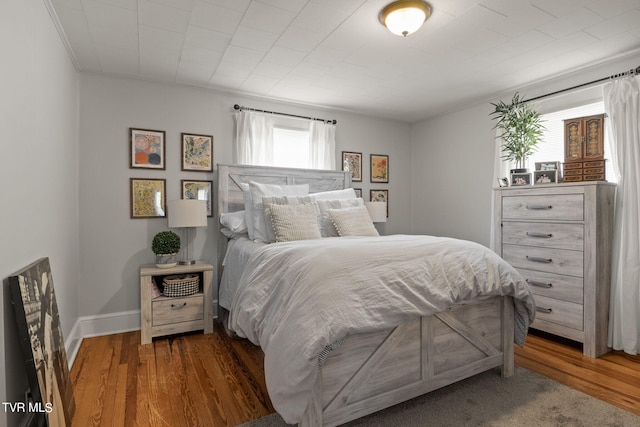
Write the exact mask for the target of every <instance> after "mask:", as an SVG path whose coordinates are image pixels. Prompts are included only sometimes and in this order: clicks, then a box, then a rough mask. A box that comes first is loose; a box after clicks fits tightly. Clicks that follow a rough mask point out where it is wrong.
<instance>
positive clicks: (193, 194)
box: [180, 179, 213, 216]
mask: <svg viewBox="0 0 640 427" xmlns="http://www.w3.org/2000/svg"><path fill="white" fill-rule="evenodd" d="M181 183H182V185H181V188H182V194H181V195H180V196H181V198H183V199H195V200H204V201H205V202H206V203H207V216H213V209H212V208H211V199H212V197H211V196H212V195H213V192H212V188H213V181H200V180H193V179H191V180H189V179H183V180H182V181H181Z"/></svg>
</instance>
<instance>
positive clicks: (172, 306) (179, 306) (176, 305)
mask: <svg viewBox="0 0 640 427" xmlns="http://www.w3.org/2000/svg"><path fill="white" fill-rule="evenodd" d="M186 306H187V303H186V302H183V303H182V304H171V308H182V307H186Z"/></svg>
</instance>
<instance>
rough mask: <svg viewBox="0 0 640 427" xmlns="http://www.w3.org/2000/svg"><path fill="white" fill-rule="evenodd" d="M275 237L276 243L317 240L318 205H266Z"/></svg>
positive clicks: (318, 230) (318, 229) (318, 233)
mask: <svg viewBox="0 0 640 427" xmlns="http://www.w3.org/2000/svg"><path fill="white" fill-rule="evenodd" d="M266 209H268V210H269V216H270V218H271V223H272V224H273V229H274V231H275V235H276V242H290V241H293V240H308V239H319V238H321V237H322V236H321V235H320V227H319V226H318V205H317V204H315V203H305V204H302V205H266Z"/></svg>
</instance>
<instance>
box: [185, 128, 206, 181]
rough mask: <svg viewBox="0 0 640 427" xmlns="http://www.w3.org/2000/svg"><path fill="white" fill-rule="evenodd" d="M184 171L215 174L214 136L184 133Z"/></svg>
mask: <svg viewBox="0 0 640 427" xmlns="http://www.w3.org/2000/svg"><path fill="white" fill-rule="evenodd" d="M180 135H181V136H182V170H183V171H197V172H213V136H211V135H197V134H195V133H182V134H180Z"/></svg>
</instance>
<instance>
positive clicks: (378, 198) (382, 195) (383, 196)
mask: <svg viewBox="0 0 640 427" xmlns="http://www.w3.org/2000/svg"><path fill="white" fill-rule="evenodd" d="M369 200H371V201H372V202H385V203H386V204H387V218H389V190H369Z"/></svg>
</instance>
